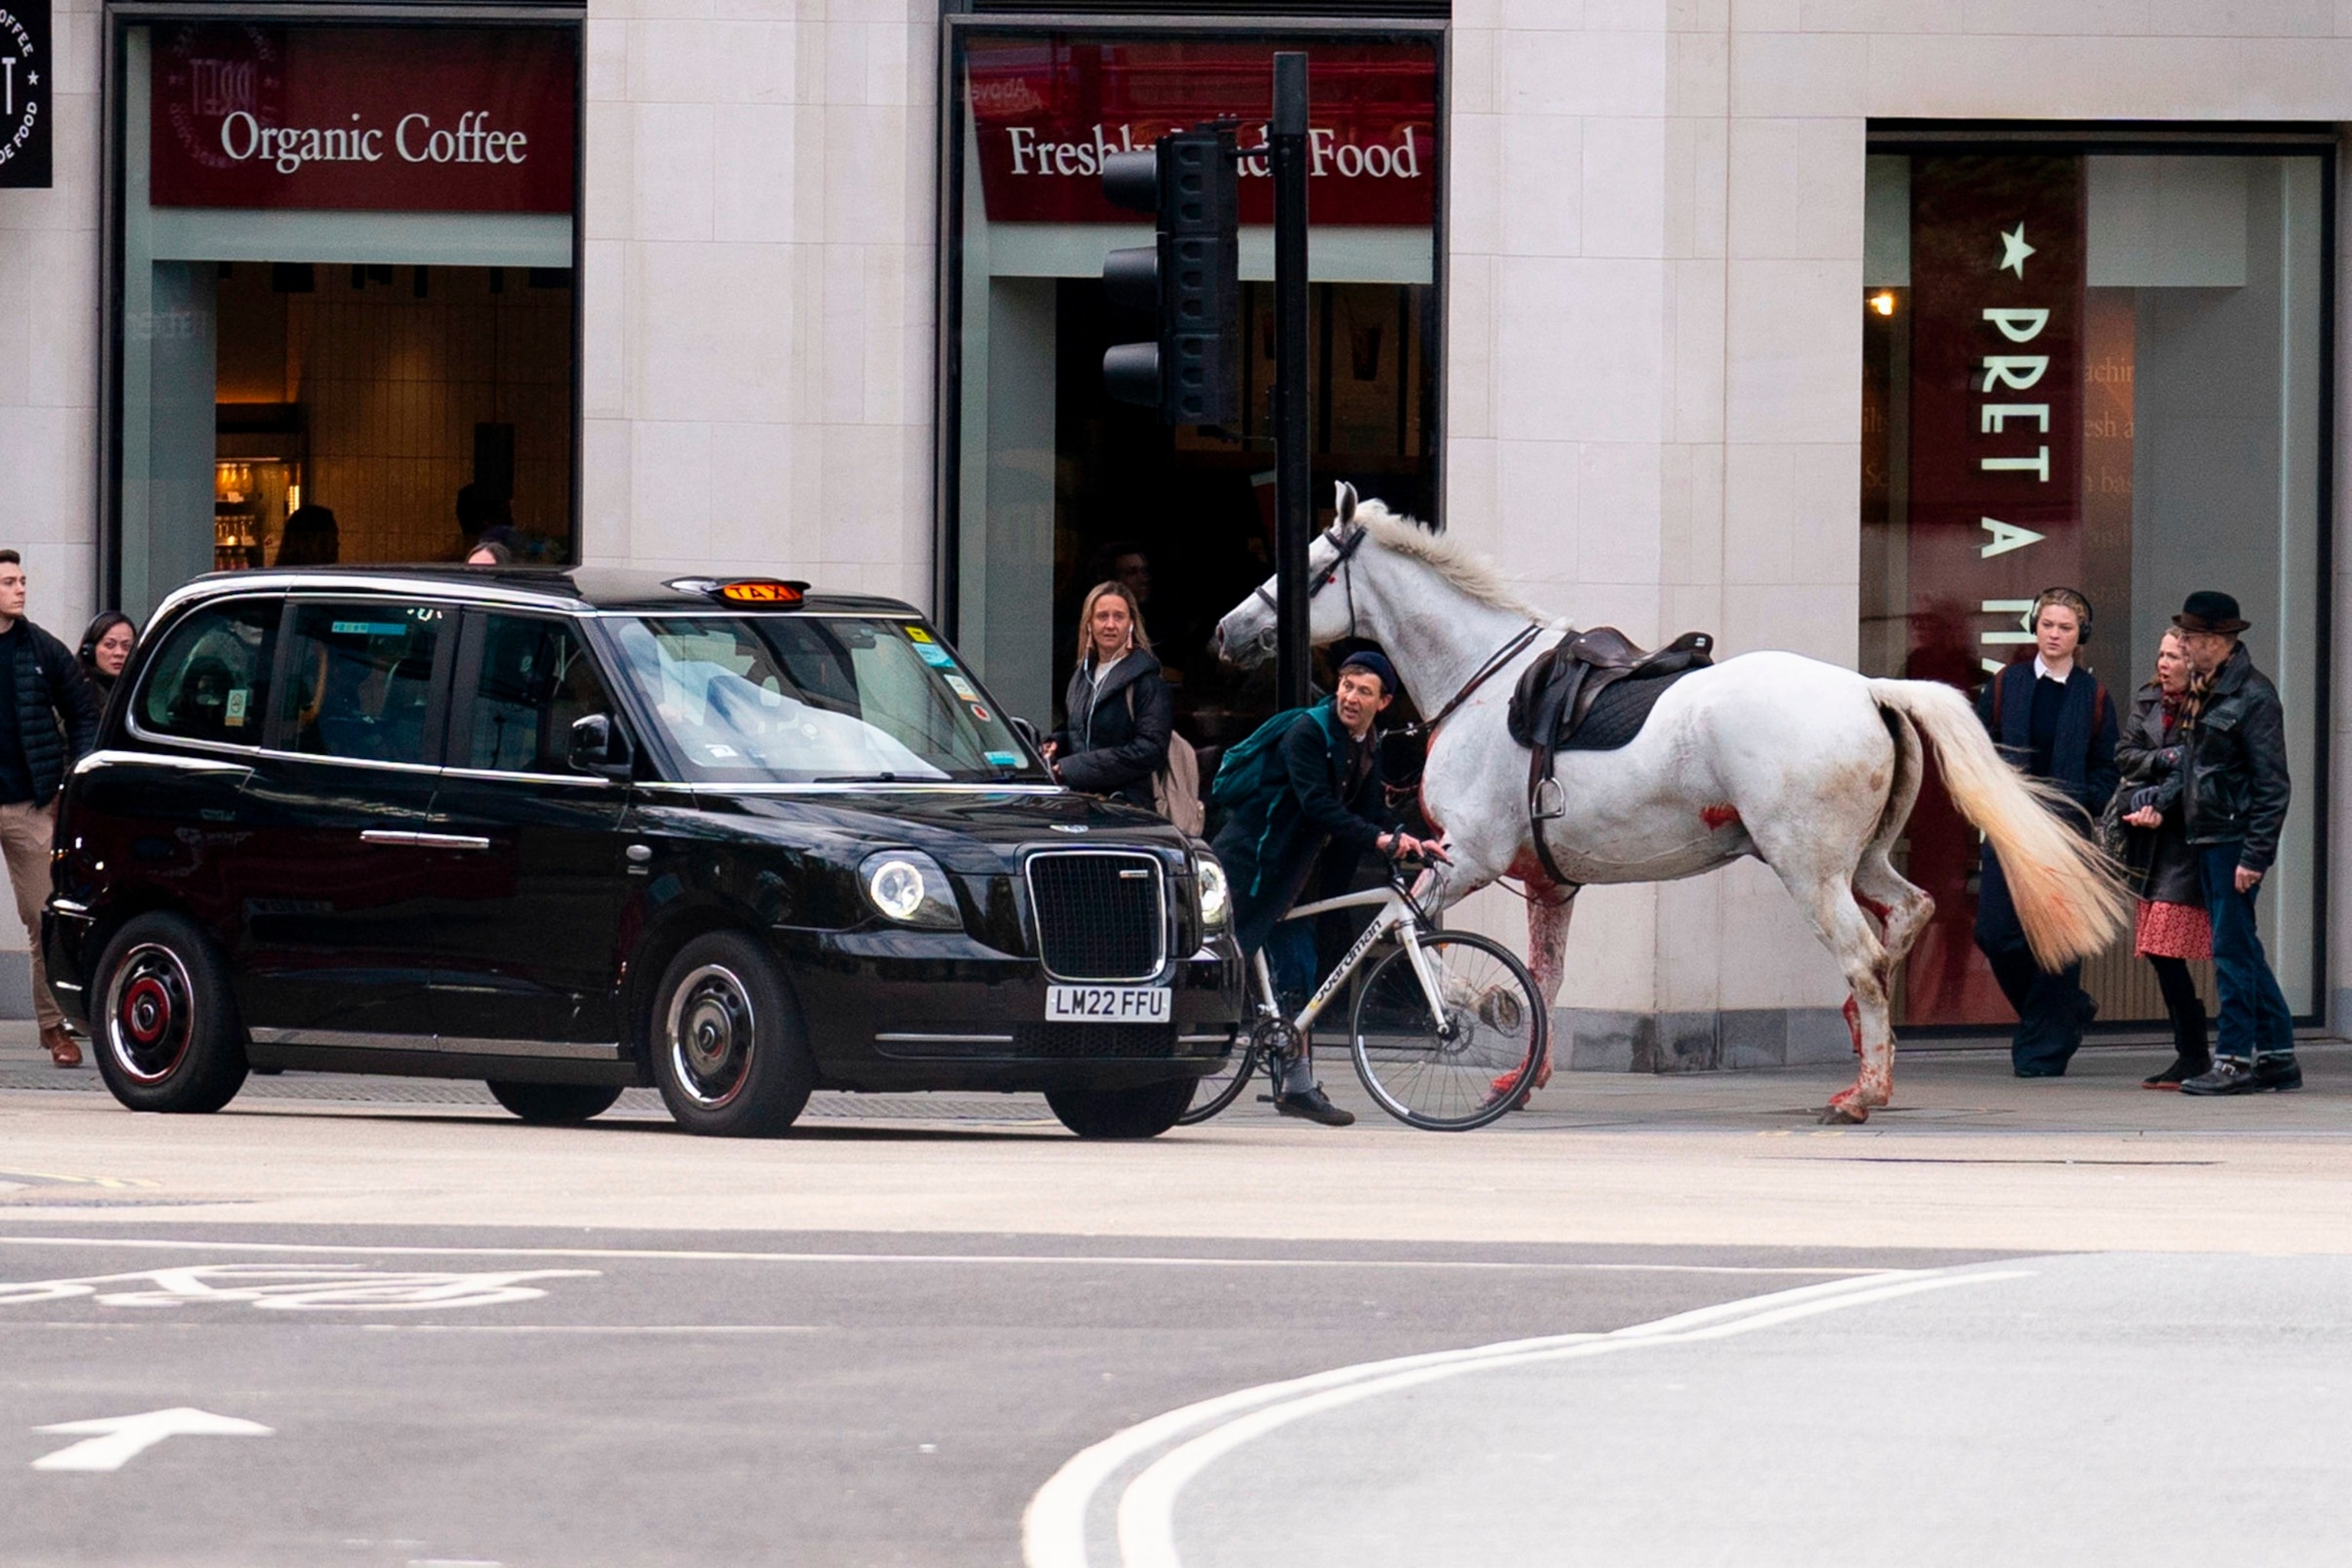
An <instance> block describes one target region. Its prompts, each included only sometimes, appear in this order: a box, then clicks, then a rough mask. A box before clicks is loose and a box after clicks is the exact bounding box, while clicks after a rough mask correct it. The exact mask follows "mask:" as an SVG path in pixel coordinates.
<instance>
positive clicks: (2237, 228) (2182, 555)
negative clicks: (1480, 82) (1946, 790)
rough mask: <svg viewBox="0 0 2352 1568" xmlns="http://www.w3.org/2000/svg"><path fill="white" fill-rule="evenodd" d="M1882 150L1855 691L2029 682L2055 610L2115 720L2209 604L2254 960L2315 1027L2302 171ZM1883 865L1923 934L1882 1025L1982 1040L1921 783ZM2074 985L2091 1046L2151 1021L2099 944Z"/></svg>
mask: <svg viewBox="0 0 2352 1568" xmlns="http://www.w3.org/2000/svg"><path fill="white" fill-rule="evenodd" d="M1901 145H1902V144H1901V143H1899V142H1891V141H1890V140H1888V139H1886V138H1883V137H1879V136H1876V135H1874V155H1873V156H1872V157H1871V158H1870V162H1869V174H1868V205H1867V222H1866V231H1865V256H1864V266H1865V271H1864V296H1863V299H1862V300H1861V301H1860V307H1861V309H1862V310H1863V320H1864V351H1863V362H1864V363H1863V537H1862V601H1863V603H1862V627H1861V630H1862V650H1863V654H1862V662H1863V668H1864V671H1865V672H1867V673H1869V674H1873V675H1889V676H1895V675H1904V676H1912V677H1918V678H1926V679H1937V680H1944V681H1948V682H1950V683H1952V684H1953V685H1956V686H1960V687H1963V688H1966V689H1971V690H1973V689H1976V688H1977V687H1979V685H1981V684H1982V682H1983V681H1984V679H1986V677H1987V676H1988V674H1990V672H1993V671H1996V670H1998V669H2000V668H2001V667H2003V666H2004V665H2006V664H2008V663H2010V662H2011V661H2012V660H2014V659H2019V658H2032V656H2033V648H2032V641H2033V638H2032V633H2031V632H2030V631H2029V630H2028V629H2027V628H2026V624H2025V622H2026V613H2027V611H2028V609H2029V608H2030V605H2031V603H2032V598H2033V596H2034V595H2035V594H2036V593H2037V592H2038V591H2039V590H2041V589H2042V588H2045V587H2049V586H2052V585H2053V584H2068V585H2072V586H2074V587H2077V588H2079V589H2081V590H2082V591H2083V592H2084V594H2085V595H2088V596H2089V598H2090V601H2091V603H2092V605H2093V606H2094V609H2095V622H2094V635H2093V637H2092V639H2091V641H2090V644H2089V646H2088V647H2086V648H2085V650H2084V663H2085V664H2086V665H2087V666H2088V667H2089V668H2092V669H2093V670H2094V671H2095V673H2097V674H2098V675H2099V677H2100V678H2101V679H2103V680H2104V681H2105V683H2106V686H2107V688H2108V689H2109V690H2110V691H2111V692H2112V693H2113V694H2114V697H2115V700H2116V703H2117V705H2118V707H2119V709H2120V710H2121V711H2122V712H2125V713H2127V712H2128V711H2129V707H2130V704H2131V702H2132V700H2133V694H2134V693H2135V692H2136V691H2137V689H2138V688H2139V687H2140V685H2141V684H2142V683H2143V682H2145V681H2147V679H2151V677H2152V674H2153V670H2154V666H2155V659H2156V646H2157V640H2158V637H2159V636H2160V635H2161V634H2162V632H2163V630H2164V629H2165V627H2166V626H2168V624H2169V621H2170V617H2171V616H2172V614H2173V612H2174V611H2176V610H2178V609H2179V607H2180V603H2181V600H2182V599H2183V597H2184V596H2185V595H2187V594H2189V592H2190V591H2191V590H2194V589H2198V588H2218V589H2221V590H2224V591H2226V592H2228V593H2230V594H2232V595H2236V597H2237V599H2238V601H2239V603H2240V605H2242V606H2243V611H2244V614H2245V616H2246V617H2247V618H2248V619H2249V620H2251V621H2252V623H2253V629H2252V630H2251V631H2250V632H2248V633H2247V634H2246V641H2247V643H2248V644H2249V646H2250V647H2251V649H2252V654H2253V657H2254V660H2255V662H2256V664H2257V665H2258V666H2259V667H2260V668H2263V670H2264V671H2266V672H2267V673H2268V674H2270V675H2271V676H2272V678H2273V679H2275V680H2276V681H2277V683H2278V687H2279V691H2280V695H2281V697H2282V698H2283V700H2284V703H2285V707H2286V715H2287V726H2288V727H2287V734H2288V740H2289V763H2290V766H2291V768H2292V770H2293V773H2294V784H2295V797H2294V808H2293V810H2292V811H2291V813H2290V814H2289V816H2288V818H2287V823H2286V830H2285V837H2284V843H2283V845H2282V847H2281V851H2280V856H2279V860H2278V864H2277V868H2276V869H2275V871H2274V872H2273V875H2271V876H2270V877H2268V878H2266V879H2264V880H2263V891H2262V898H2261V905H2260V914H2261V919H2262V921H2263V938H2264V941H2265V942H2266V943H2267V945H2268V947H2269V950H2270V953H2271V958H2272V962H2273V965H2274V966H2275V967H2276V969H2277V971H2278V974H2279V980H2280V982H2281V984H2283V985H2284V988H2285V991H2286V994H2287V999H2288V1001H2289V1003H2290V1004H2291V1005H2293V1006H2294V1008H2295V1010H2296V1012H2297V1013H2298V1014H2304V1015H2308V1014H2313V1013H2315V1012H2316V1011H2317V1010H2318V1008H2319V989H2318V987H2319V974H2318V963H2319V953H2320V951H2321V950H2320V947H2319V941H2318V938H2319V930H2320V910H2321V899H2322V894H2323V886H2322V875H2321V867H2320V866H2319V864H2318V861H2317V851H2316V844H2317V842H2318V835H2319V826H2320V821H2321V816H2322V805H2323V802H2324V799H2325V795H2324V792H2323V788H2322V785H2323V783H2324V781H2323V779H2322V777H2321V774H2320V766H2321V758H2322V751H2321V747H2320V740H2321V737H2322V736H2323V735H2324V734H2325V733H2326V728H2325V726H2326V714H2325V712H2324V710H2323V707H2322V703H2323V698H2324V685H2323V670H2324V668H2325V664H2326V646H2327V626H2326V612H2327V604H2326V597H2325V588H2324V583H2325V577H2324V574H2323V571H2322V566H2323V561H2324V557H2323V553H2322V548H2323V525H2324V523H2325V521H2326V490H2325V473H2326V469H2325V464H2324V460H2323V455H2322V438H2323V432H2324V431H2325V429H2326V407H2325V399H2326V389H2327V386H2328V377H2327V373H2326V363H2325V361H2326V353H2327V344H2328V336H2327V331H2328V328H2327V322H2328V310H2329V308H2330V296H2329V285H2328V280H2327V278H2326V264H2327V259H2328V258H2329V256H2330V255H2331V247H2330V245H2329V243H2328V237H2327V230H2326V226H2327V222H2328V218H2329V207H2328V204H2327V201H2326V192H2327V189H2328V186H2329V183H2330V181H2331V180H2332V178H2333V175H2332V171H2331V169H2330V167H2329V163H2328V159H2327V157H2326V154H2325V153H2321V152H2317V151H2312V152H2284V153H2280V152H2276V151H2268V150H2265V151H2253V150H2231V149H2222V150H2213V151H2209V150H2205V149H2197V150H2184V149H2182V148H2180V147H2179V146H2177V145H2176V146H2170V147H2168V146H2150V147H2149V148H2148V149H2147V150H2146V151H2145V152H2142V151H2137V150H2127V151H2121V152H2118V151H2113V150H2111V149H2110V148H2105V147H2103V148H2102V149H2101V150H2099V151H2096V152H2090V151H2081V152H2077V151H2071V150H2068V149H2067V148H2065V147H2064V146H2063V145H2059V146H2049V145H2044V146H2038V147H2034V148H2032V149H2030V150H2027V149H2014V150H2012V149H2010V148H2000V147H1992V146H1985V145H1978V146H1973V147H1971V146H1966V145H1933V146H1926V147H1922V146H1916V145H1914V146H1909V147H1906V148H1905V149H1904V150H1901V151H1895V150H1890V149H1891V148H1893V147H1896V146H1901ZM1905 848H1906V857H1907V867H1906V871H1907V875H1908V876H1909V877H1910V878H1911V879H1912V880H1913V881H1915V882H1917V883H1918V884H1919V885H1920V886H1922V887H1923V888H1925V889H1927V891H1928V892H1929V893H1930V894H1931V895H1933V896H1934V898H1935V900H1936V903H1937V915H1936V920H1935V922H1934V925H1933V926H1932V927H1931V928H1930V930H1929V931H1927V934H1926V935H1925V936H1923V937H1922V939H1921V940H1920V942H1919V943H1918V945H1917V946H1916V948H1915V949H1914V950H1913V952H1912V956H1911V959H1910V963H1909V965H1908V969H1907V973H1906V975H1905V977H1904V982H1905V983H1904V995H1903V996H1902V998H1901V1000H1900V1013H1899V1017H1900V1019H1901V1021H1902V1022H1905V1023H1907V1024H1912V1025H1930V1026H1933V1025H1987V1024H2000V1023H2006V1022H2007V1021H2008V1020H2009V1018H2010V1017H2011V1015H2010V1013H2009V1011H2008V1009H2007V1007H2006V1005H2004V1004H2003V1002H2002V1000H2001V996H2000V990H1999V988H1998V987H1997V986H1996V985H1995V984H1994V983H1993V979H1992V975H1991V973H1990V970H1989V969H1988V968H1987V966H1986V964H1985V963H1984V960H1983V958H1982V957H1981V955H1979V953H1978V952H1977V951H1976V949H1975V946H1974V943H1973V941H1972V939H1971V931H1972V922H1973V920H1974V913H1975V907H1976V901H1975V891H1976V886H1975V884H1976V870H1977V863H1978V840H1977V837H1976V835H1975V833H1974V832H1973V830H1971V829H1970V828H1969V826H1967V825H1966V824H1965V823H1964V822H1963V821H1962V820H1961V819H1960V818H1959V816H1958V814H1957V813H1956V812H1954V810H1953V809H1952V807H1951V805H1950V804H1949V802H1948V799H1947V798H1946V797H1945V796H1944V795H1943V794H1942V793H1941V790H1940V788H1939V787H1938V786H1937V784H1935V783H1934V782H1933V780H1932V777H1931V781H1930V783H1929V785H1928V788H1927V792H1926V793H1925V794H1924V795H1922V797H1921V800H1920V804H1919V807H1918V809H1917V811H1916V812H1915V813H1914V815H1913V816H1912V819H1911V826H1910V831H1909V835H1908V837H1907V839H1906V846H1905ZM2201 978H2202V983H2203V984H2205V986H2206V989H2207V994H2208V998H2209V1001H2210V994H2211V993H2210V974H2208V975H2204V976H2202V977H2201ZM2084 985H2085V987H2086V988H2087V989H2088V990H2089V991H2090V992H2091V994H2092V995H2093V997H2094V998H2095V1000H2096V1001H2097V1002H2098V1004H2099V1006H2100V1017H2101V1019H2102V1020H2103V1021H2107V1022H2114V1021H2127V1020H2136V1019H2150V1020H2153V1019H2158V1018H2161V1017H2163V1016H2164V1009H2163V1005H2162V1002H2161V1000H2160V998H2159V997H2158V994H2157V990H2156V986H2155V983H2154V979H2153V976H2152V974H2151V973H2149V971H2148V967H2147V965H2146V964H2145V963H2138V962H2137V961H2135V960H2134V958H2133V956H2132V952H2131V945H2130V942H2129V939H2128V937H2126V939H2125V940H2124V941H2123V942H2120V943H2118V944H2117V946H2116V948H2115V949H2114V950H2113V951H2111V952H2107V953H2106V954H2104V955H2102V956H2101V957H2100V958H2097V959H2095V960H2093V961H2092V962H2091V963H2088V964H2086V965H2085V968H2084Z"/></svg>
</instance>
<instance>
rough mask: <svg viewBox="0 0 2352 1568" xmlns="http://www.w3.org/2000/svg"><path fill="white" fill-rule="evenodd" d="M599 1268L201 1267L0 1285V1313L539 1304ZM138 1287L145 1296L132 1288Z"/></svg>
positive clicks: (416, 1308)
mask: <svg viewBox="0 0 2352 1568" xmlns="http://www.w3.org/2000/svg"><path fill="white" fill-rule="evenodd" d="M596 1277H597V1272H596V1270H594V1269H593V1268H539V1269H529V1270H525V1271H522V1272H520V1273H499V1274H440V1273H432V1274H426V1273H415V1272H408V1273H396V1274H395V1273H389V1272H385V1271H383V1270H380V1269H374V1268H357V1267H353V1266H351V1265H348V1264H343V1265H332V1264H330V1265H320V1264H300V1263H195V1264H184V1265H182V1266H181V1267H179V1268H150V1269H144V1270H141V1271H139V1272H135V1273H130V1274H94V1275H89V1276H86V1277H84V1278H81V1279H34V1280H28V1281H26V1282H25V1283H22V1284H13V1285H12V1284H0V1307H16V1306H23V1305H26V1304H28V1303H37V1302H43V1301H68V1300H76V1299H78V1298H81V1297H89V1298H90V1299H92V1300H95V1301H97V1303H98V1304H99V1305H100V1306H102V1307H184V1306H191V1305H205V1306H220V1305H247V1306H252V1307H255V1308H257V1309H259V1310H263V1311H280V1312H316V1311H376V1310H390V1311H433V1310H447V1309H450V1308H457V1307H502V1306H506V1305H508V1304H509V1303H511V1302H515V1301H535V1300H538V1299H539V1298H541V1296H544V1295H546V1294H547V1292H546V1291H544V1290H541V1289H539V1288H538V1287H536V1286H533V1285H529V1284H526V1283H524V1281H526V1280H530V1279H595V1278H596ZM131 1286H139V1287H142V1288H141V1289H130V1288H128V1287H131Z"/></svg>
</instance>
